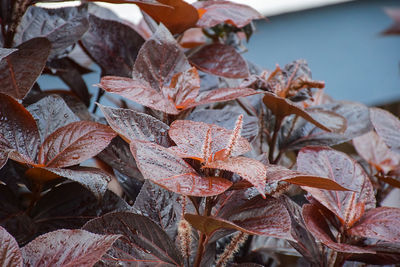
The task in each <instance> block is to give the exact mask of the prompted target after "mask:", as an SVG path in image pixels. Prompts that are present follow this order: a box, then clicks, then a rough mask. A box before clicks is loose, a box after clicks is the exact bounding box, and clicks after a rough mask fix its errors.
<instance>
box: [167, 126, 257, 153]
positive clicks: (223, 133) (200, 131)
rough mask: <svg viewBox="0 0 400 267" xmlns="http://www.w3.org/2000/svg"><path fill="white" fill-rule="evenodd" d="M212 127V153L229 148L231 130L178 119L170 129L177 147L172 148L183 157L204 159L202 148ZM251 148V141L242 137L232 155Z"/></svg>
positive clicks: (170, 134)
mask: <svg viewBox="0 0 400 267" xmlns="http://www.w3.org/2000/svg"><path fill="white" fill-rule="evenodd" d="M210 128H211V140H212V143H211V153H212V154H215V153H216V152H217V151H220V150H222V149H225V148H227V146H228V144H229V140H230V136H231V135H232V131H231V130H227V129H225V128H222V127H219V126H216V125H213V124H207V123H203V122H195V121H189V120H176V121H174V122H173V123H172V124H171V126H170V129H169V132H168V134H169V136H170V137H171V139H172V140H173V141H174V142H175V144H176V145H177V147H173V149H172V150H174V151H176V152H178V153H179V155H180V156H182V157H187V158H196V159H202V158H203V155H202V148H203V144H204V140H205V139H206V134H207V131H208V129H210ZM250 150H251V147H250V144H249V142H248V141H247V140H246V139H245V138H243V137H240V138H239V139H238V142H237V144H236V145H235V146H234V147H233V150H232V156H238V155H241V154H244V153H246V152H248V151H250Z"/></svg>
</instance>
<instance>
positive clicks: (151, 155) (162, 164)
mask: <svg viewBox="0 0 400 267" xmlns="http://www.w3.org/2000/svg"><path fill="white" fill-rule="evenodd" d="M131 151H132V154H133V156H134V157H135V160H136V163H137V165H138V168H139V169H140V171H141V173H142V174H143V176H144V178H145V179H149V180H151V181H153V182H154V183H156V184H158V185H160V186H161V187H164V188H166V189H168V190H170V191H173V192H175V193H178V194H182V195H189V196H203V197H204V196H214V195H218V194H220V193H222V192H224V191H226V190H227V189H228V188H229V187H230V186H231V185H232V182H230V181H228V180H226V179H223V178H218V177H201V176H200V175H199V174H198V173H196V171H195V170H194V169H193V168H192V167H191V166H190V165H189V164H187V163H186V162H185V161H184V160H183V159H181V158H179V157H178V156H177V155H175V154H174V153H173V152H171V151H170V150H169V149H167V148H164V147H162V146H159V145H157V144H154V143H150V142H145V141H140V140H136V141H135V142H132V143H131Z"/></svg>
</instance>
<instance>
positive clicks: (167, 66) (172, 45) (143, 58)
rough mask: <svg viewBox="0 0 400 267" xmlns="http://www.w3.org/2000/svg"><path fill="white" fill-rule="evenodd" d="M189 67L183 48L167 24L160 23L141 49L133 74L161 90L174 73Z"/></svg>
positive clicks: (135, 77) (134, 76) (155, 88)
mask: <svg viewBox="0 0 400 267" xmlns="http://www.w3.org/2000/svg"><path fill="white" fill-rule="evenodd" d="M189 68H190V65H189V63H188V61H187V59H186V56H185V54H184V52H183V50H182V49H181V47H180V46H179V44H178V43H177V42H176V40H175V38H174V37H173V36H172V35H171V33H170V32H169V31H168V30H167V29H166V28H165V26H164V25H162V24H160V26H159V27H158V28H157V31H156V32H155V33H154V34H153V36H152V37H151V38H150V39H148V40H147V41H146V42H145V43H144V45H143V46H142V48H141V49H140V51H139V54H138V57H137V59H136V62H135V65H134V71H133V75H132V76H133V78H134V79H137V80H140V81H145V82H147V83H148V84H150V87H151V88H153V89H154V90H156V91H158V92H160V91H161V89H162V87H163V86H167V85H168V84H169V83H170V81H171V79H172V76H173V75H174V74H176V73H180V72H183V71H185V70H187V69H189Z"/></svg>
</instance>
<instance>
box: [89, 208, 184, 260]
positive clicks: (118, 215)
mask: <svg viewBox="0 0 400 267" xmlns="http://www.w3.org/2000/svg"><path fill="white" fill-rule="evenodd" d="M83 229H85V230H88V231H91V232H94V233H98V234H106V233H107V234H110V233H111V234H122V235H123V237H122V238H120V239H119V240H117V241H116V242H115V243H114V245H113V247H112V248H111V250H109V251H108V252H107V254H106V256H105V257H104V259H103V261H105V262H106V263H108V265H112V266H114V265H115V264H117V263H118V262H126V263H129V264H136V265H138V266H183V263H182V257H181V255H180V252H179V250H178V249H177V248H176V246H175V245H174V243H173V241H172V240H171V239H170V238H169V237H168V235H167V234H166V233H165V232H164V231H163V230H162V229H161V228H160V226H158V225H157V224H156V223H154V222H153V221H152V220H150V219H149V218H147V217H145V216H143V215H138V214H134V213H131V212H115V213H108V214H106V215H104V216H102V217H100V218H96V219H93V220H91V221H89V222H88V223H86V224H85V225H84V226H83Z"/></svg>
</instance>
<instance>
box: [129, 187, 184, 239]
mask: <svg viewBox="0 0 400 267" xmlns="http://www.w3.org/2000/svg"><path fill="white" fill-rule="evenodd" d="M180 202H181V201H180V196H179V195H178V194H175V193H173V192H170V191H168V190H165V189H163V188H161V187H159V186H158V185H156V184H153V183H152V182H150V181H145V182H144V184H143V187H142V189H141V190H140V193H139V195H138V196H137V198H136V201H135V204H134V205H133V207H132V209H133V212H135V213H137V214H141V215H143V216H146V217H147V218H150V219H151V220H152V221H153V222H155V223H157V224H158V225H159V226H160V227H161V228H162V229H163V231H164V232H166V233H167V234H168V236H169V237H170V238H171V239H172V240H174V239H175V238H176V235H177V231H178V222H179V221H180V219H181V215H182V205H181V203H180Z"/></svg>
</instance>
